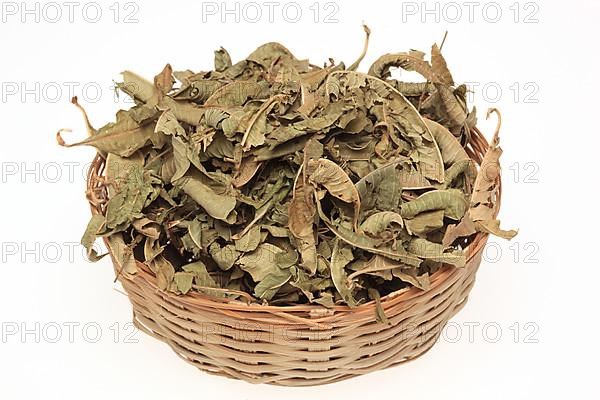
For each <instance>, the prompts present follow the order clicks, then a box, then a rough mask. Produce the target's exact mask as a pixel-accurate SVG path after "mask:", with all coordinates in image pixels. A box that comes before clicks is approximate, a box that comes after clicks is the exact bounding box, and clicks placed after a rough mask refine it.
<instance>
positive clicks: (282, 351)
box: [88, 129, 500, 386]
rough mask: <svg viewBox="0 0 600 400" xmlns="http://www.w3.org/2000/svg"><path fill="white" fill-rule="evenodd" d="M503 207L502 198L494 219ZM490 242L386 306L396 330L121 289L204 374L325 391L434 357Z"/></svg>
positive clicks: (477, 145)
mask: <svg viewBox="0 0 600 400" xmlns="http://www.w3.org/2000/svg"><path fill="white" fill-rule="evenodd" d="M487 148H488V143H487V141H486V140H485V138H484V137H483V136H482V134H481V132H480V131H479V130H477V129H475V130H473V131H472V135H471V141H470V143H469V145H468V146H467V148H466V150H467V152H468V153H469V155H470V157H471V158H472V159H473V160H475V161H476V162H477V163H478V164H479V163H481V160H482V157H483V155H484V153H485V151H486V150H487ZM103 171H104V159H103V158H102V157H100V156H97V157H96V158H95V159H94V161H93V163H92V166H91V168H90V170H89V173H88V194H89V193H91V192H94V190H96V191H97V190H98V189H99V188H98V185H99V182H100V181H101V180H102V179H101V176H102V173H103ZM88 197H89V196H88ZM101 203H102V202H100V203H98V202H96V201H93V199H91V201H90V204H91V206H92V212H95V213H97V212H103V211H104V210H103V206H102V204H101ZM499 207H500V194H498V198H497V202H496V204H495V212H496V214H497V212H498V210H499ZM486 241H487V235H485V234H477V236H476V237H475V239H474V241H473V242H472V243H471V244H470V245H469V246H468V248H467V249H466V254H467V263H466V266H465V268H461V269H457V268H454V267H451V266H444V267H443V268H441V269H440V270H438V271H437V272H436V273H435V274H433V276H432V277H431V287H430V289H429V290H427V291H422V290H420V289H417V288H414V287H412V288H410V289H404V290H402V291H400V292H396V293H392V294H390V295H387V296H385V297H383V298H382V299H381V303H382V306H383V309H384V311H385V314H386V316H387V318H388V319H389V322H390V324H389V325H388V324H383V323H378V322H377V321H376V319H375V310H374V308H375V306H374V303H373V302H369V303H366V304H363V305H360V306H359V307H356V308H353V309H351V308H349V307H347V306H336V307H335V308H332V309H327V308H324V307H322V306H318V305H297V306H263V305H259V304H247V303H245V302H242V301H239V300H224V299H221V298H211V297H207V296H205V295H202V294H200V293H197V292H194V293H190V294H187V295H184V296H178V295H175V294H173V293H166V292H163V291H161V290H159V289H158V288H157V284H156V277H155V276H154V275H153V274H152V272H151V271H150V270H149V269H148V268H147V267H146V266H144V265H143V264H142V263H138V269H139V272H138V273H137V274H136V275H135V276H134V277H133V278H125V277H123V276H120V278H119V280H120V282H121V284H122V285H123V287H124V289H125V291H126V292H127V294H128V296H129V299H130V301H131V304H132V306H133V322H134V324H135V325H136V326H137V327H138V328H139V329H140V330H142V331H143V332H146V333H147V334H149V335H151V336H153V337H155V338H157V339H160V340H162V341H163V342H165V343H167V344H168V345H169V346H171V348H172V349H173V350H174V351H175V352H176V353H177V354H178V355H179V356H180V357H181V358H183V359H184V360H185V361H187V362H189V363H191V364H192V365H195V366H196V367H197V368H199V369H201V370H203V371H207V372H209V373H212V374H217V375H224V376H228V377H232V378H237V379H242V380H245V381H247V382H251V383H269V384H276V385H284V386H310V385H320V384H325V383H330V382H335V381H339V380H343V379H347V378H351V377H353V376H357V375H361V374H365V373H368V372H372V371H376V370H380V369H383V368H387V367H390V366H392V365H396V364H399V363H402V362H406V361H410V360H413V359H415V358H416V357H419V356H420V355H422V354H423V353H425V352H426V351H427V350H429V349H430V348H431V347H432V346H433V345H434V343H435V342H436V340H437V338H438V337H439V335H440V334H441V332H442V329H443V327H444V326H445V324H446V323H447V322H448V320H449V319H450V318H452V316H454V315H455V314H456V313H457V312H458V311H459V310H460V309H462V307H464V305H465V303H466V301H467V297H468V295H469V292H470V290H471V288H472V287H473V284H474V282H475V273H476V272H477V269H478V267H479V264H480V263H481V255H482V252H483V248H484V246H485V243H486ZM112 256H113V255H112V254H111V257H112ZM113 261H114V259H113Z"/></svg>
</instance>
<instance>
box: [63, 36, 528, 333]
mask: <svg viewBox="0 0 600 400" xmlns="http://www.w3.org/2000/svg"><path fill="white" fill-rule="evenodd" d="M365 33H366V37H365V43H364V48H363V51H362V52H361V54H360V55H359V57H358V58H357V60H356V61H355V62H354V63H353V64H352V65H350V66H349V67H348V68H347V69H345V67H344V64H343V63H340V64H335V63H334V62H333V61H331V62H330V64H329V65H326V66H324V67H323V68H319V67H316V66H314V65H312V64H310V63H309V62H308V61H307V60H301V59H297V58H296V57H295V56H294V55H293V54H292V53H291V52H290V51H289V50H288V49H286V48H285V47H284V46H282V45H280V44H278V43H267V44H265V45H263V46H261V47H259V48H258V49H256V50H255V51H254V52H253V53H252V54H250V55H249V56H248V57H247V58H246V59H244V60H242V61H239V62H237V63H234V62H232V59H231V56H230V55H229V53H228V52H227V51H226V50H225V49H223V48H221V49H219V50H217V51H215V53H214V70H213V71H203V72H199V73H194V72H192V71H189V70H186V71H173V70H172V68H171V66H170V65H166V66H165V68H164V69H163V70H162V71H161V72H160V73H159V74H158V75H156V77H154V79H153V80H152V81H150V80H146V79H144V78H142V77H140V76H138V75H136V74H135V73H132V72H129V71H125V72H124V73H123V82H122V83H119V84H118V85H117V86H118V88H119V89H120V90H121V91H122V92H124V93H125V94H127V95H129V96H130V97H131V98H133V100H134V101H135V106H134V107H132V108H131V109H129V110H120V111H119V112H118V113H117V119H116V122H114V123H109V124H107V125H105V126H104V127H102V128H100V129H95V128H93V127H92V126H91V124H90V123H89V120H88V118H87V115H86V113H85V111H84V110H83V108H81V106H80V105H79V104H78V103H77V100H76V99H73V103H74V104H75V105H76V106H77V107H78V108H79V109H80V110H81V111H82V112H83V115H84V118H85V121H86V125H87V129H88V137H87V138H86V139H84V140H82V141H80V142H77V143H73V144H67V143H66V142H65V141H64V139H63V137H62V134H61V132H59V133H58V134H57V140H58V142H59V144H61V145H63V146H68V147H71V146H79V145H91V146H94V147H95V148H96V149H97V150H98V152H99V153H100V155H101V156H103V157H104V158H105V159H106V168H105V176H104V177H103V178H102V181H101V182H99V184H100V185H101V187H104V188H105V189H106V196H104V197H102V199H104V200H99V201H101V203H102V205H103V210H104V213H103V214H95V215H94V216H93V217H92V218H91V220H90V222H89V224H88V227H87V229H86V230H85V233H84V235H83V237H82V240H81V242H82V244H83V245H84V246H85V247H86V249H87V252H88V256H89V257H90V259H94V260H95V259H99V258H100V257H102V255H99V254H97V252H96V251H95V249H94V248H93V244H94V240H95V239H96V238H97V237H107V239H108V245H109V248H110V251H111V253H112V254H113V256H114V261H115V263H116V265H117V272H118V274H119V276H121V277H125V278H127V277H129V276H131V275H134V274H136V273H137V271H138V265H137V264H136V263H142V264H145V266H146V267H147V268H148V269H149V270H151V271H152V272H153V273H154V274H155V275H156V278H157V286H158V288H159V289H160V290H164V291H171V292H174V293H176V294H187V293H190V292H192V291H197V292H201V293H203V294H204V295H208V296H218V297H222V296H227V297H229V298H244V299H245V300H252V299H254V300H255V301H260V302H268V303H270V304H298V303H306V302H311V303H315V304H320V305H323V306H326V307H331V306H333V305H335V304H347V305H349V306H351V307H355V306H357V305H359V304H361V303H364V302H367V301H373V302H374V303H375V304H376V309H377V319H378V320H379V321H381V322H386V321H387V318H386V316H385V312H384V309H383V305H382V302H381V297H382V296H385V295H387V294H389V293H391V292H394V291H398V290H401V289H404V288H406V287H408V286H415V287H417V288H420V289H423V290H427V289H428V288H429V285H430V280H429V277H430V274H431V273H433V272H435V271H436V270H438V269H439V268H440V266H441V265H442V264H447V265H453V266H455V267H458V268H460V267H463V266H464V265H465V263H466V256H465V251H464V249H465V247H466V245H468V244H469V243H470V241H471V240H472V238H473V235H474V234H475V233H477V232H484V233H492V234H495V235H498V236H501V237H504V238H508V239H510V238H511V237H513V236H514V234H516V232H515V231H504V230H502V229H500V227H499V222H498V221H497V220H496V219H495V214H496V209H495V205H496V198H497V196H498V190H499V187H498V182H499V181H498V174H499V161H498V160H499V157H500V154H501V150H500V148H499V146H498V132H496V133H495V135H494V138H493V141H492V144H491V146H490V149H489V150H488V152H487V153H486V155H485V157H484V159H483V162H482V166H481V168H480V169H479V172H478V171H477V168H476V165H475V163H474V162H473V161H472V160H471V158H470V157H469V155H468V154H469V153H468V152H467V151H466V150H465V147H464V145H465V143H467V142H468V141H469V138H470V133H471V129H472V128H473V127H474V125H475V122H476V119H475V110H472V111H469V110H468V108H467V104H466V96H465V93H466V91H465V87H464V85H460V86H455V82H454V78H453V77H452V74H451V73H450V70H449V69H448V66H447V63H446V60H445V59H444V57H443V56H442V53H441V49H440V47H438V46H437V45H433V46H432V48H431V58H430V59H429V60H428V59H427V58H426V55H425V53H422V52H419V51H416V50H411V51H409V52H405V53H394V54H386V55H384V56H382V57H380V58H379V59H378V60H377V61H376V62H375V63H374V64H373V65H372V66H371V68H370V69H369V72H368V73H366V74H365V73H361V72H357V71H356V70H357V69H358V67H359V64H360V62H361V61H362V59H363V58H364V55H365V53H366V50H367V47H368V39H369V35H370V31H369V29H368V28H367V27H365ZM391 68H401V69H404V70H408V71H416V72H418V73H419V74H420V75H422V76H423V79H424V80H425V81H424V82H401V81H397V80H395V79H391V77H390V76H391V75H390V69H391Z"/></svg>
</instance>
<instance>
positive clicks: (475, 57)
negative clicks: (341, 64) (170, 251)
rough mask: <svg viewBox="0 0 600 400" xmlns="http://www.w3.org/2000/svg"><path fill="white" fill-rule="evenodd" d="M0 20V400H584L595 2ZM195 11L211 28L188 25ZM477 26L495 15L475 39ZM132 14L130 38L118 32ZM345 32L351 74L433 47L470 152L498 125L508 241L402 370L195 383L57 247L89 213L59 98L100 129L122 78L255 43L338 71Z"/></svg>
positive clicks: (106, 276) (137, 10) (593, 200)
mask: <svg viewBox="0 0 600 400" xmlns="http://www.w3.org/2000/svg"><path fill="white" fill-rule="evenodd" d="M9 3H10V2H2V15H0V17H1V18H2V20H1V21H0V54H1V55H0V59H1V62H0V82H1V84H2V87H1V88H0V97H1V102H0V117H1V122H2V123H1V125H0V126H1V133H0V136H1V139H0V167H1V170H0V180H1V186H0V187H1V189H0V213H1V214H0V215H1V218H0V227H1V229H0V245H1V246H2V247H1V249H0V257H1V261H2V263H1V266H0V282H1V284H0V322H1V324H2V325H1V328H2V329H1V331H0V337H1V341H0V398H3V399H13V398H22V399H29V398H32V399H33V398H46V399H81V398H87V399H107V398H108V399H121V398H144V399H164V398H176V399H177V398H184V397H186V398H212V399H215V398H226V399H229V398H247V399H251V398H265V399H271V398H284V397H285V398H289V399H309V398H334V397H335V398H347V399H348V398H366V397H368V396H373V397H378V398H381V399H386V398H399V397H400V398H408V399H430V398H447V399H455V398H456V399H463V400H467V399H481V398H486V399H503V398H511V399H525V398H528V399H531V398H563V397H565V396H569V398H571V397H573V398H577V397H576V396H580V397H581V398H593V397H595V396H597V395H598V394H597V391H598V389H597V382H596V380H597V376H596V372H597V370H598V368H597V365H596V362H597V360H598V357H599V356H600V353H599V346H598V339H597V337H598V325H599V324H598V320H597V318H598V317H597V315H598V312H597V306H598V303H599V302H598V296H597V293H598V283H599V282H600V279H599V278H600V274H599V268H598V261H597V257H596V254H595V250H596V249H597V247H598V243H597V239H596V237H595V233H596V232H597V228H598V212H597V204H598V203H597V201H598V200H597V197H596V194H597V192H598V191H597V187H598V182H597V179H596V178H595V176H596V174H597V159H598V144H599V143H598V142H599V141H598V136H597V135H598V131H597V128H596V122H597V117H598V111H597V104H598V89H599V85H598V71H599V70H600V63H599V62H598V61H599V56H598V42H597V40H598V37H599V33H600V32H599V29H598V18H599V17H600V3H599V2H595V1H592V0H588V1H584V0H578V1H569V2H562V1H544V2H541V1H540V0H537V1H536V2H529V3H528V2H526V1H521V2H517V3H515V1H512V0H511V1H506V2H504V1H498V2H496V3H493V4H491V5H489V4H490V2H486V1H483V2H479V3H477V5H475V6H473V7H474V9H473V14H472V15H471V16H469V6H468V5H466V4H464V3H463V2H461V1H459V2H456V3H452V4H450V5H447V4H445V3H443V2H442V3H435V2H427V3H426V5H424V4H423V3H422V2H421V1H418V2H413V3H411V2H404V3H402V2H399V1H397V2H396V1H394V2H391V1H390V2H383V1H376V0H369V1H352V2H350V1H348V2H342V1H341V0H337V1H336V2H334V4H335V5H336V7H334V6H331V5H326V3H327V2H326V1H320V2H318V3H317V5H316V7H315V6H314V5H313V4H314V3H315V1H312V0H311V1H307V2H303V1H300V0H298V1H297V2H296V3H295V5H297V6H298V7H299V8H300V10H301V11H302V15H301V17H300V19H299V21H297V22H295V23H294V22H292V20H293V19H294V18H295V17H296V16H295V13H294V11H295V10H296V9H297V8H298V7H296V8H294V5H292V6H288V8H287V9H286V10H287V12H288V14H287V15H282V11H283V6H284V5H285V4H287V2H285V1H281V2H279V6H278V7H276V8H275V12H274V14H273V18H272V21H270V20H269V15H268V11H269V9H268V8H267V6H265V5H264V4H263V2H261V1H258V2H257V3H258V4H259V6H260V8H261V10H262V14H263V15H262V18H261V19H260V20H259V21H258V22H254V23H253V22H251V21H249V20H248V19H254V18H255V16H256V14H255V11H256V8H248V7H246V8H244V7H243V3H241V4H239V5H238V7H239V8H238V13H237V16H238V17H239V21H238V22H236V21H235V18H236V15H235V14H231V15H225V14H224V13H223V11H224V10H223V7H224V6H223V5H222V4H221V2H217V3H212V5H207V3H206V2H205V3H202V2H200V1H187V2H184V1H169V2H166V1H161V2H154V3H153V4H150V2H144V3H142V2H139V0H138V3H137V4H133V5H131V4H126V2H125V1H123V2H120V3H117V5H116V7H115V6H114V5H113V3H114V2H113V1H110V2H100V3H97V4H99V7H100V9H101V11H102V15H101V16H100V20H99V21H98V22H96V23H93V22H92V20H93V19H95V18H96V15H95V10H96V8H97V7H95V8H94V7H93V5H92V6H88V7H87V8H86V12H83V8H84V5H85V4H87V3H85V2H82V3H78V4H79V5H78V6H76V7H75V8H74V13H73V15H72V21H70V20H69V15H68V11H69V9H68V7H67V6H66V5H64V4H63V3H62V2H59V3H58V9H59V10H60V11H61V12H62V16H61V18H60V19H59V20H58V21H57V22H54V23H53V22H52V21H51V20H54V19H56V11H57V6H47V7H44V3H39V4H38V6H37V7H38V8H37V11H36V9H35V8H34V7H35V3H33V2H29V3H27V5H26V7H27V8H28V9H30V10H34V11H33V12H32V13H31V14H27V13H26V12H25V9H24V8H25V5H23V4H22V3H20V2H17V3H10V4H9ZM55 4H56V3H55ZM203 4H204V5H203ZM436 4H437V6H436ZM213 6H214V7H216V14H214V15H210V14H209V13H207V12H203V7H204V11H207V10H215V8H214V7H213ZM234 6H235V5H234V3H233V2H229V3H228V5H227V7H228V8H229V9H234ZM311 6H312V8H311ZM15 7H16V8H15ZM111 7H112V8H111ZM207 7H208V9H207ZM290 7H292V8H290ZM425 7H426V8H427V9H428V10H433V11H432V12H431V13H426V10H425ZM436 7H437V8H436ZM315 9H319V10H320V13H319V14H318V15H315ZM497 9H500V10H501V12H502V14H501V16H500V17H499V20H498V21H497V22H493V20H495V19H497V14H496V11H497ZM115 10H119V11H120V12H119V14H118V15H116V14H115ZM244 10H245V11H246V13H245V14H244ZM332 11H334V12H335V13H334V15H333V16H331V18H330V19H329V22H327V21H326V16H327V14H330V13H331V12H332ZM457 11H459V12H460V13H461V15H460V16H459V17H457ZM517 11H519V12H518V13H517ZM132 12H133V13H134V15H130V16H129V18H128V19H129V21H130V22H133V23H126V22H125V19H126V16H127V15H129V14H131V13H132ZM36 18H38V21H36ZM115 18H116V22H115ZM222 18H225V22H224V23H223V22H222V21H221V19H222ZM315 18H316V21H315ZM86 19H87V20H86ZM244 19H246V20H244ZM331 19H333V21H332V20H331ZM436 19H437V21H436ZM134 20H137V22H135V21H134ZM335 20H337V22H335ZM457 20H458V21H457ZM363 21H364V22H365V23H367V24H368V25H369V26H370V28H371V30H372V32H373V34H372V40H371V44H370V48H369V53H368V55H367V58H366V59H365V61H364V63H363V65H362V69H363V70H365V69H366V68H368V66H369V64H370V62H372V61H373V60H374V59H375V58H376V57H377V56H379V55H380V54H383V53H386V52H396V51H404V50H407V49H409V48H416V49H421V50H425V51H428V50H429V48H430V46H431V44H432V43H433V42H436V41H437V42H439V41H440V40H441V38H442V36H443V34H444V31H446V30H448V31H449V36H448V39H447V41H446V43H445V45H444V49H443V50H444V54H445V56H446V59H447V61H448V64H449V66H450V68H451V70H452V72H453V74H454V77H455V80H456V81H458V82H471V83H472V87H473V89H474V90H475V94H474V97H473V100H474V104H475V105H476V106H477V108H478V110H479V115H480V124H479V125H480V127H481V129H482V130H483V131H484V132H485V133H486V134H487V136H488V137H489V136H490V135H491V133H492V132H493V128H494V125H495V120H490V121H485V118H484V116H485V110H486V109H487V108H488V107H489V106H496V107H499V108H500V109H501V110H502V113H503V117H504V118H503V122H504V123H503V127H502V132H501V144H502V147H503V148H504V151H505V152H504V156H503V158H502V165H503V167H504V170H503V179H504V193H503V198H502V211H501V215H500V216H501V218H502V221H503V224H504V225H505V226H506V227H518V228H519V229H520V233H519V235H518V236H517V237H516V238H515V239H514V240H513V241H512V242H510V243H509V242H503V241H501V240H494V239H493V240H492V242H493V243H494V244H492V245H490V246H488V252H487V253H486V260H485V261H484V262H483V264H482V266H481V268H480V270H479V273H478V277H477V284H476V286H475V288H474V289H473V291H472V294H471V296H470V299H469V303H468V304H467V306H466V307H465V308H464V310H463V311H462V312H461V313H460V314H459V315H458V316H456V317H455V318H454V319H453V321H452V323H451V325H450V326H449V327H448V329H447V330H446V331H445V332H444V335H443V336H442V339H440V342H439V343H438V344H437V345H436V346H435V347H434V348H433V349H432V350H431V351H430V352H429V353H428V354H426V355H425V356H423V357H422V358H420V359H418V360H416V361H413V362H411V363H408V364H404V365H402V366H399V367H395V368H392V369H388V370H385V371H381V372H376V373H372V374H369V375H366V376H362V377H358V378H354V379H351V380H348V381H345V382H341V383H337V384H331V385H327V386H322V387H318V388H302V389H293V388H278V387H272V386H264V385H263V386H253V385H250V384H247V383H243V382H239V381H234V380H230V379H225V378H218V377H213V376H210V375H207V374H205V373H201V372H199V371H197V370H196V369H195V368H193V367H191V366H189V365H188V364H186V363H184V362H183V361H181V360H180V359H179V358H177V357H176V356H175V355H174V354H173V353H172V352H171V350H170V349H169V348H168V347H167V346H166V345H164V344H162V343H160V342H157V341H155V340H153V339H150V338H148V337H146V336H145V335H143V334H142V333H140V332H134V331H133V330H132V328H131V326H129V325H127V324H128V322H129V321H130V318H131V308H130V304H129V302H128V300H127V298H126V297H125V296H124V295H123V294H121V293H119V292H118V291H117V290H115V289H118V286H117V285H115V284H113V272H112V268H111V266H110V264H109V260H107V259H105V260H102V261H101V262H99V263H97V264H91V263H88V262H87V261H85V259H84V257H83V254H82V250H81V248H79V247H76V246H75V243H76V242H78V241H79V238H80V236H81V233H82V232H83V229H84V226H85V224H86V222H87V219H88V216H89V210H88V207H87V203H86V201H85V199H84V179H83V170H84V169H85V166H86V164H87V163H88V162H89V160H91V158H92V156H93V154H94V151H93V149H91V148H75V149H65V148H61V147H59V146H57V145H56V142H55V137H54V135H55V133H56V131H57V130H58V129H60V128H72V129H73V132H72V133H71V134H69V135H68V136H67V135H65V137H66V140H68V141H74V140H76V139H79V138H83V136H84V135H85V130H84V126H83V123H82V121H81V116H80V114H79V113H78V111H77V110H76V109H75V108H74V107H73V106H71V105H70V104H69V99H70V96H71V94H77V95H79V98H80V101H81V103H82V104H83V105H84V106H85V107H86V108H87V109H88V112H89V114H90V117H91V119H92V123H93V124H94V125H96V126H101V125H103V124H104V123H106V122H108V121H111V120H112V119H113V117H114V113H115V111H116V110H117V109H118V108H119V107H126V106H127V104H124V103H123V101H122V100H120V102H117V101H116V100H115V99H114V97H113V94H112V92H111V89H110V87H111V85H112V80H113V79H115V80H118V79H119V76H118V74H119V72H121V71H122V70H124V69H130V70H133V71H136V72H138V73H139V74H141V75H142V76H145V77H147V78H152V77H153V76H154V75H155V74H156V73H157V72H159V71H160V70H161V69H162V67H163V66H164V64H165V63H167V62H169V63H171V64H172V65H173V67H174V68H175V69H187V68H190V69H193V70H206V69H210V68H212V59H213V53H212V52H213V50H215V49H217V48H218V47H219V46H224V47H225V48H226V49H228V50H229V52H230V54H231V56H232V58H233V59H234V61H236V60H240V59H242V58H244V57H245V56H246V55H247V54H249V53H250V52H251V51H252V50H253V49H254V48H255V47H257V46H258V45H260V44H262V43H264V42H267V41H280V42H282V43H284V44H285V45H286V46H287V47H288V48H290V49H291V50H292V51H293V52H294V53H295V54H296V55H297V56H298V57H299V58H310V60H311V61H313V62H314V63H315V64H321V63H323V62H325V61H326V60H327V59H328V58H329V57H333V58H334V59H335V60H336V61H339V60H343V61H345V62H346V63H347V64H348V63H351V62H352V61H353V60H354V59H355V58H356V56H357V55H358V53H359V52H360V50H361V48H362V41H363V32H362V29H361V22H363ZM70 87H74V89H73V90H72V93H71V92H70V90H69V88H70ZM84 88H85V89H86V90H84ZM98 88H100V89H101V93H97V92H96V89H98ZM483 88H485V89H486V90H482V89H483ZM498 88H500V90H501V93H500V94H499V93H498V92H497V91H496V89H498ZM57 89H60V90H58V91H57ZM69 326H72V330H70V329H69ZM469 326H473V330H472V331H471V330H470V328H469ZM70 333H71V335H70ZM99 333H100V335H99V337H98V338H97V337H96V336H98V334H99ZM57 334H60V336H59V337H57ZM499 334H500V335H499ZM127 335H129V337H128V336H127ZM52 342H56V343H52ZM595 398H597V397H595Z"/></svg>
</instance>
